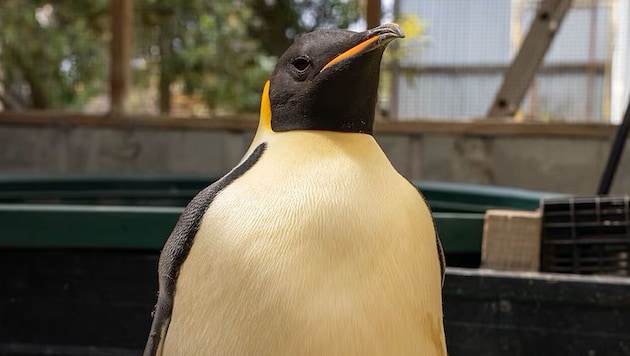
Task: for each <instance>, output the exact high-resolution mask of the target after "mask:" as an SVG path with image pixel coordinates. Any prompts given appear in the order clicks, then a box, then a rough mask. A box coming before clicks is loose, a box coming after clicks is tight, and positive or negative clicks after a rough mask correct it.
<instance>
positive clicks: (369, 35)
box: [320, 23, 405, 73]
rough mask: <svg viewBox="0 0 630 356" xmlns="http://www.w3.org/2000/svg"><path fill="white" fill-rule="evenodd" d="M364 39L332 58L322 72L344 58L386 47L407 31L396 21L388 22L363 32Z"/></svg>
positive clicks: (403, 35)
mask: <svg viewBox="0 0 630 356" xmlns="http://www.w3.org/2000/svg"><path fill="white" fill-rule="evenodd" d="M362 35H363V36H362V40H361V42H359V43H358V44H356V45H354V46H353V47H351V48H350V49H348V50H346V51H345V52H343V53H341V54H339V55H338V56H336V57H335V58H333V59H331V60H330V61H329V62H328V63H326V65H325V66H324V67H322V69H321V70H320V73H321V72H322V71H323V70H325V69H326V68H328V67H330V66H332V65H333V64H335V63H339V62H341V61H343V60H344V59H347V58H350V57H354V56H356V55H358V54H360V53H366V52H370V51H372V50H375V49H377V48H381V47H385V46H386V45H388V44H389V43H390V42H391V41H393V40H395V39H397V38H403V37H405V33H404V32H403V30H402V28H400V26H398V25H397V24H395V23H388V24H385V25H381V26H378V27H375V28H373V29H371V30H367V31H365V32H363V33H362Z"/></svg>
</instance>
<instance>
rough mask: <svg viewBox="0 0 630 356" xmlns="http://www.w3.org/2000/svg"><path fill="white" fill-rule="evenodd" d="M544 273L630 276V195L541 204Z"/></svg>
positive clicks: (568, 199)
mask: <svg viewBox="0 0 630 356" xmlns="http://www.w3.org/2000/svg"><path fill="white" fill-rule="evenodd" d="M541 205H542V209H543V218H542V240H541V242H542V245H541V249H542V250H541V270H543V271H546V272H561V273H580V274H615V275H630V195H623V196H595V197H578V198H552V199H543V200H542V204H541Z"/></svg>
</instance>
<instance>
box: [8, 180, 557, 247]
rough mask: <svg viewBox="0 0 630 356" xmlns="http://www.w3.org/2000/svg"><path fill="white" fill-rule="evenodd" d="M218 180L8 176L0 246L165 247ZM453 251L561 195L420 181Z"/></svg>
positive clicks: (478, 244)
mask: <svg viewBox="0 0 630 356" xmlns="http://www.w3.org/2000/svg"><path fill="white" fill-rule="evenodd" d="M215 179H216V178H209V177H179V176H132V177H2V178H0V247H2V246H4V247H29V248H34V247H43V248H49V247H58V248H84V247H89V248H125V249H159V248H161V247H162V245H163V244H164V240H165V239H166V237H168V235H169V233H170V232H171V230H172V228H173V226H174V225H175V222H176V221H177V217H178V216H179V214H180V213H181V210H182V207H183V206H185V204H186V203H187V202H188V201H189V200H190V199H191V198H192V197H193V196H194V195H195V194H196V193H197V192H198V191H199V190H201V189H203V188H204V187H205V186H207V185H208V184H210V183H211V182H213V181H214V180H215ZM414 184H415V185H416V186H418V187H420V189H421V190H422V192H423V194H424V195H425V197H426V198H427V200H428V202H429V205H430V206H431V208H432V210H433V211H434V216H435V221H436V225H437V229H438V232H439V234H440V237H441V238H442V241H443V244H444V249H445V251H446V252H447V253H448V254H453V253H473V254H479V253H480V250H481V237H482V232H483V219H484V213H485V211H486V209H489V208H510V209H526V210H534V209H537V208H538V205H539V201H540V199H541V198H543V197H550V196H557V195H555V194H549V193H542V192H532V191H526V190H522V189H512V188H502V187H493V186H481V185H471V184H457V183H443V182H422V181H414Z"/></svg>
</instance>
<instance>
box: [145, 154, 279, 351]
mask: <svg viewBox="0 0 630 356" xmlns="http://www.w3.org/2000/svg"><path fill="white" fill-rule="evenodd" d="M266 146H267V144H266V143H261V144H260V145H258V146H257V147H256V149H255V150H254V151H253V152H252V153H251V154H250V155H249V156H248V157H247V159H245V160H244V161H243V162H242V163H241V164H239V165H238V166H237V167H236V168H234V169H233V170H231V171H230V172H229V173H228V174H226V175H225V176H223V177H222V178H221V179H219V180H218V181H216V182H214V183H213V184H211V185H210V186H208V187H206V188H205V189H203V190H202V191H201V192H199V193H198V194H197V195H196V196H195V197H194V198H193V199H192V200H191V201H190V203H188V205H187V206H186V208H185V209H184V211H183V212H182V215H180V217H179V219H178V220H177V223H176V224H175V228H174V229H173V232H171V234H170V236H169V237H168V239H167V240H166V242H165V244H164V248H163V249H162V253H161V254H160V260H159V265H158V282H159V291H158V300H157V303H156V305H155V309H154V310H153V322H152V323H151V331H150V332H149V337H148V339H147V343H146V345H145V348H144V353H143V355H144V356H155V355H158V352H159V350H160V348H161V347H160V345H161V344H162V343H163V342H164V338H165V337H166V334H167V332H168V327H169V323H170V321H171V314H172V312H173V299H174V297H175V286H176V283H177V277H178V276H179V271H180V269H181V266H182V265H183V264H184V261H185V260H186V257H187V256H188V253H189V252H190V249H191V247H192V244H193V242H194V239H195V235H197V232H198V231H199V226H200V225H201V220H202V218H203V216H204V214H205V213H206V210H207V209H208V206H210V204H211V203H212V201H213V200H214V197H215V196H216V195H217V194H218V193H219V192H220V191H221V190H223V189H224V188H225V187H227V186H228V185H229V184H230V183H232V182H233V181H234V180H236V179H237V178H238V177H240V176H241V175H243V174H244V173H245V172H246V171H247V170H248V169H250V168H251V167H252V166H253V165H254V164H255V163H256V162H257V161H258V159H259V158H260V157H261V156H262V154H263V152H264V151H265V148H266Z"/></svg>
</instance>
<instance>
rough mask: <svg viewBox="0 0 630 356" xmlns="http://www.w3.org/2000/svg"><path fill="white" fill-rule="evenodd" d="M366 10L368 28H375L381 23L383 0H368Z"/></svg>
mask: <svg viewBox="0 0 630 356" xmlns="http://www.w3.org/2000/svg"><path fill="white" fill-rule="evenodd" d="M366 12H367V13H366V16H365V17H366V21H367V28H374V27H376V26H378V25H380V24H381V0H367V11H366Z"/></svg>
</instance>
